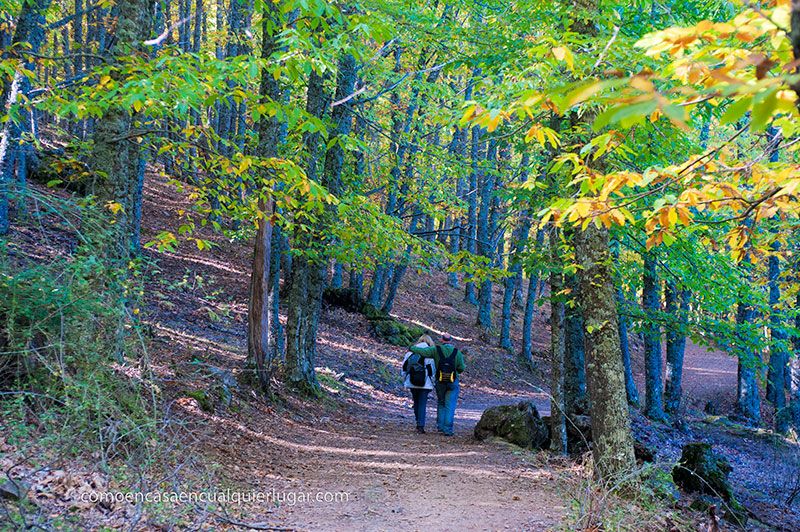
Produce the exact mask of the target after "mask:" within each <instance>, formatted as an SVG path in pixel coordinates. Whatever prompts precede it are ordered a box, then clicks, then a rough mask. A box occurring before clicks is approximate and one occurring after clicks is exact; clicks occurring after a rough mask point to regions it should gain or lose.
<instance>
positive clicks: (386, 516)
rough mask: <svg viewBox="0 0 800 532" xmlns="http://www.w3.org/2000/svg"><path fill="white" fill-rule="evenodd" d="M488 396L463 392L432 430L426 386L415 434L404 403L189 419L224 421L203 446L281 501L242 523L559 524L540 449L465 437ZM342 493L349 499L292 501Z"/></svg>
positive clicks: (559, 507) (306, 526)
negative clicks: (451, 416) (420, 429)
mask: <svg viewBox="0 0 800 532" xmlns="http://www.w3.org/2000/svg"><path fill="white" fill-rule="evenodd" d="M365 399H366V398H365ZM486 401H489V402H492V403H494V402H496V401H494V400H493V399H492V398H491V397H480V395H479V394H477V393H467V394H465V400H464V401H463V402H461V403H460V404H459V409H458V415H457V419H456V434H455V436H453V437H445V436H443V435H441V434H438V433H437V432H435V415H436V410H435V394H433V393H432V394H431V396H430V399H429V405H428V406H429V408H428V416H429V418H428V419H429V423H428V429H429V432H428V433H426V434H417V433H416V432H415V430H414V419H413V414H412V413H411V408H410V406H407V405H400V404H397V403H395V402H394V401H387V402H376V401H369V400H368V399H367V400H366V401H365V402H363V403H361V406H358V407H356V408H352V407H346V408H344V409H343V410H342V411H338V412H336V413H334V415H332V416H324V415H323V416H321V417H316V418H315V419H314V420H313V421H311V420H310V419H309V418H303V419H299V418H297V416H296V415H290V416H289V417H288V418H286V419H284V420H281V424H280V426H277V425H276V421H277V420H276V419H275V418H274V417H272V416H267V417H265V418H263V419H261V420H259V419H257V418H254V417H252V416H247V418H246V419H243V422H242V423H241V424H239V423H235V422H232V421H231V420H230V419H229V418H215V417H214V416H210V415H207V414H202V413H200V412H197V411H196V410H195V411H194V412H193V414H195V415H204V416H206V417H207V418H208V421H211V422H212V423H211V424H216V423H213V422H217V423H221V424H223V426H222V427H217V430H215V431H214V434H215V436H214V438H212V439H209V440H207V441H206V443H205V444H204V447H205V448H206V449H205V450H206V452H208V450H209V449H208V447H209V446H210V447H212V448H213V451H212V455H216V459H217V462H218V463H220V464H225V466H224V469H225V471H226V473H227V474H229V473H231V472H234V475H233V476H230V475H228V477H229V478H228V480H230V481H231V482H232V483H233V484H235V485H240V486H241V485H242V484H245V485H247V486H248V488H249V489H254V490H257V491H260V492H263V493H267V494H274V493H277V494H278V495H277V497H278V498H279V502H282V504H279V505H278V506H277V507H274V506H273V505H271V504H265V505H260V506H257V507H254V508H251V509H250V510H248V511H246V512H245V515H247V516H248V519H249V521H250V522H253V519H256V520H258V521H263V522H268V523H270V525H271V526H277V527H283V528H287V529H291V530H295V529H297V530H347V531H351V530H422V529H430V530H459V531H460V530H504V529H507V530H537V531H538V530H552V529H555V528H557V527H558V526H559V524H560V523H563V522H564V519H565V517H566V514H567V512H568V507H567V503H566V499H565V494H564V493H562V490H563V489H564V484H563V481H560V480H559V479H558V478H557V476H556V475H557V473H556V472H555V470H554V468H552V467H548V466H547V464H546V462H544V461H541V462H539V461H538V460H540V459H541V457H537V456H536V455H530V454H529V453H521V452H519V451H517V452H515V451H513V450H511V448H509V447H507V446H503V445H501V444H496V443H480V442H477V441H475V440H474V439H473V437H472V431H473V429H474V426H475V423H476V422H477V419H478V418H479V416H480V412H482V411H483V409H484V408H485V407H486V406H488V405H487V404H486ZM537 402H540V401H537ZM408 405H410V400H409V401H408ZM209 425H210V424H209ZM431 427H433V432H430V430H431ZM542 460H543V459H542ZM231 464H236V465H234V466H233V467H231ZM341 493H346V494H347V496H346V498H347V500H346V501H341V500H338V501H334V502H331V501H330V500H329V501H328V502H324V501H321V502H317V501H315V500H311V501H301V500H299V499H300V497H303V496H304V495H301V494H311V498H312V499H314V498H316V497H317V494H322V495H321V496H322V497H323V498H325V497H327V498H329V499H330V498H331V497H337V496H339V495H338V494H341ZM281 497H282V501H281ZM292 497H294V498H296V499H297V502H295V503H294V504H292V502H291V499H292ZM270 506H272V507H270Z"/></svg>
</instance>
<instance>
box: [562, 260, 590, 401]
mask: <svg viewBox="0 0 800 532" xmlns="http://www.w3.org/2000/svg"><path fill="white" fill-rule="evenodd" d="M565 286H566V288H568V289H569V290H570V293H569V295H568V296H567V297H568V299H569V301H568V303H567V305H566V307H565V309H566V311H565V312H566V314H565V322H564V330H565V349H566V354H565V356H564V368H565V369H564V371H565V374H564V396H565V398H566V399H565V403H566V405H567V414H570V415H572V414H585V413H586V411H587V406H588V405H587V404H586V352H585V345H584V343H585V341H584V332H583V331H584V326H583V313H582V311H581V308H580V291H581V290H580V284H579V283H578V278H577V277H576V276H575V275H566V276H565Z"/></svg>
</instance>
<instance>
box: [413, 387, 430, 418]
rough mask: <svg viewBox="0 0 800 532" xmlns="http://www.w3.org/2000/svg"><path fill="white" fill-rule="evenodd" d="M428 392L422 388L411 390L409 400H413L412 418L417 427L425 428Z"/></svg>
mask: <svg viewBox="0 0 800 532" xmlns="http://www.w3.org/2000/svg"><path fill="white" fill-rule="evenodd" d="M429 393H431V391H430V390H423V389H422V388H411V398H412V399H413V400H414V417H415V418H416V420H417V426H418V427H422V428H425V410H426V409H427V408H428V394H429Z"/></svg>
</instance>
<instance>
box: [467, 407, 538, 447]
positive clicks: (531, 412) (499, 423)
mask: <svg viewBox="0 0 800 532" xmlns="http://www.w3.org/2000/svg"><path fill="white" fill-rule="evenodd" d="M492 436H495V437H498V438H501V439H503V440H505V441H508V442H510V443H513V444H514V445H518V446H520V447H524V448H526V449H545V448H547V446H548V444H549V442H550V431H549V429H548V427H547V424H546V423H545V422H544V421H542V418H541V417H540V416H539V411H538V410H537V409H536V406H535V405H534V404H533V403H532V402H530V401H522V402H521V403H519V404H516V405H502V406H493V407H491V408H487V409H486V410H484V412H483V415H481V419H480V421H478V424H477V425H475V438H476V439H477V440H485V439H487V438H490V437H492Z"/></svg>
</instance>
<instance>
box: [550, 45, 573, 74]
mask: <svg viewBox="0 0 800 532" xmlns="http://www.w3.org/2000/svg"><path fill="white" fill-rule="evenodd" d="M552 52H553V57H555V58H556V59H558V60H559V61H564V62H565V63H566V64H567V67H568V68H569V69H570V70H574V69H575V59H574V58H573V56H572V52H570V50H569V48H567V47H566V46H558V47H556V48H553V50H552Z"/></svg>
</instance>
